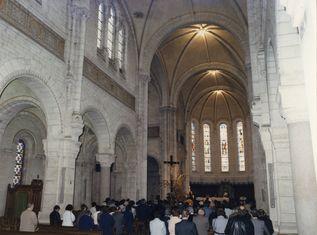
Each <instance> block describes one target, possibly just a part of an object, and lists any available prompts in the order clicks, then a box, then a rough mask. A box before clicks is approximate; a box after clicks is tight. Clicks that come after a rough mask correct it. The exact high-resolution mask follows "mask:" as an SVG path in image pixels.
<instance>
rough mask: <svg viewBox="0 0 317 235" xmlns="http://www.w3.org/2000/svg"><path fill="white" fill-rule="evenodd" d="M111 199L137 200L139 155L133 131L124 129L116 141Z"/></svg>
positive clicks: (118, 134) (119, 132) (121, 129)
mask: <svg viewBox="0 0 317 235" xmlns="http://www.w3.org/2000/svg"><path fill="white" fill-rule="evenodd" d="M111 179H112V181H111V194H110V195H111V197H112V198H114V199H116V200H118V199H122V198H130V199H136V196H137V154H136V146H135V141H134V138H133V136H132V133H131V131H130V130H129V129H128V128H126V127H122V128H120V129H119V131H118V132H117V135H116V139H115V163H114V165H113V166H112V170H111Z"/></svg>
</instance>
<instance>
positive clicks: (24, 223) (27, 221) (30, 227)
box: [20, 203, 37, 232]
mask: <svg viewBox="0 0 317 235" xmlns="http://www.w3.org/2000/svg"><path fill="white" fill-rule="evenodd" d="M33 208H34V204H32V203H28V206H27V209H26V210H25V211H23V212H22V214H21V217H20V231H21V232H35V231H36V228H37V216H36V214H35V212H34V211H33Z"/></svg>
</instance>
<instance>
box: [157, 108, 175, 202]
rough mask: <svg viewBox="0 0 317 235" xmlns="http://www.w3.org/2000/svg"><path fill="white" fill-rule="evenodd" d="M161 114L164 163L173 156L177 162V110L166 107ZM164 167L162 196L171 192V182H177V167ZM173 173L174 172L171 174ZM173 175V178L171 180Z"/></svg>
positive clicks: (161, 109)
mask: <svg viewBox="0 0 317 235" xmlns="http://www.w3.org/2000/svg"><path fill="white" fill-rule="evenodd" d="M160 113H161V139H162V152H161V153H162V157H161V159H162V160H163V161H169V160H170V156H171V155H172V156H173V157H174V158H173V160H174V161H175V160H177V143H176V108H175V107H171V106H164V107H161V108H160ZM162 166H163V177H162V178H163V185H162V186H163V187H162V195H163V197H166V195H167V194H168V193H169V192H170V184H171V180H175V177H176V174H175V169H174V168H175V166H173V167H172V168H171V167H170V165H168V164H164V163H162ZM171 171H172V172H171ZM171 175H172V176H173V178H172V179H171Z"/></svg>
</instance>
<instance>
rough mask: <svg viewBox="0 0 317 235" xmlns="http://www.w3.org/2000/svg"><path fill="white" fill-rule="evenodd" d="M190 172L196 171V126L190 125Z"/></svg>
mask: <svg viewBox="0 0 317 235" xmlns="http://www.w3.org/2000/svg"><path fill="white" fill-rule="evenodd" d="M191 142H192V171H196V124H195V123H194V122H192V123H191Z"/></svg>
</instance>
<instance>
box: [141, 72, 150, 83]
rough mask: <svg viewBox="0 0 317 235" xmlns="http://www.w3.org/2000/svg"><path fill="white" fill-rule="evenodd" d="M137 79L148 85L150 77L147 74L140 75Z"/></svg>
mask: <svg viewBox="0 0 317 235" xmlns="http://www.w3.org/2000/svg"><path fill="white" fill-rule="evenodd" d="M139 79H140V80H141V81H143V82H144V83H149V82H150V81H151V76H150V75H148V74H140V75H139Z"/></svg>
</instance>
